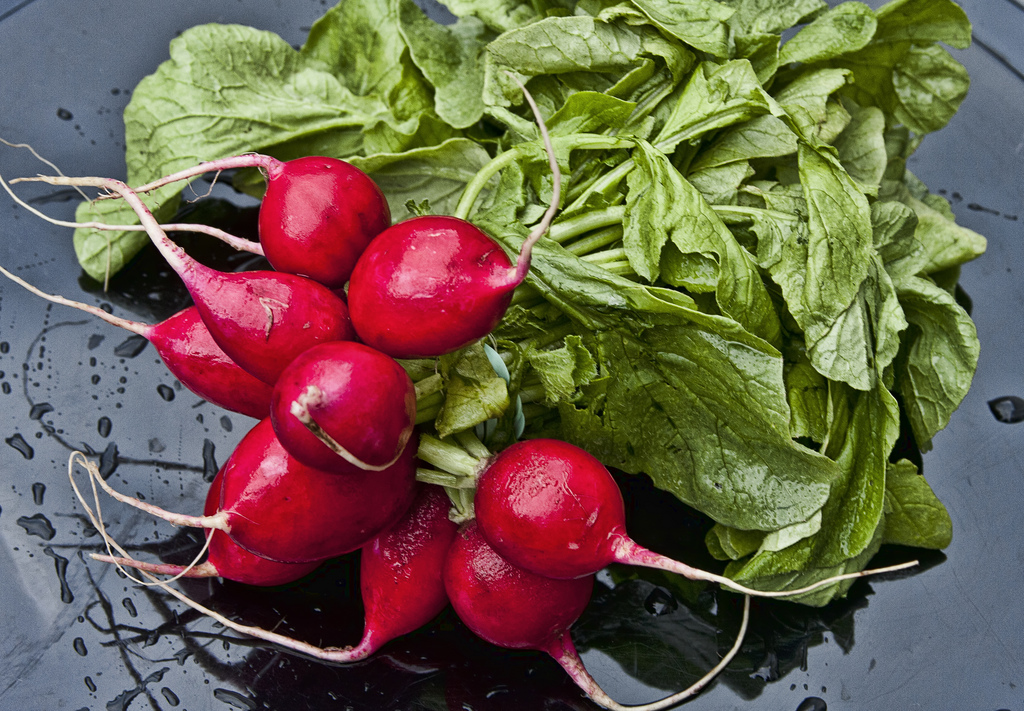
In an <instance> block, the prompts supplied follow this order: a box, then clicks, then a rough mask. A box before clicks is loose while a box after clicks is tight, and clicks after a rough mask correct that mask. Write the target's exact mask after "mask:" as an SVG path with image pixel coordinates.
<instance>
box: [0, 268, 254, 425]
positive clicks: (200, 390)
mask: <svg viewBox="0 0 1024 711" xmlns="http://www.w3.org/2000/svg"><path fill="white" fill-rule="evenodd" d="M0 273H3V274H4V275H6V276H7V278H9V279H11V280H12V281H15V282H17V283H18V284H21V285H22V286H23V287H25V288H26V289H28V290H29V291H31V292H32V293H33V294H36V295H37V296H41V297H42V298H44V299H46V300H47V301H52V302H53V303H55V304H61V305H63V306H70V307H71V308H74V309H78V310H79V311H84V312H86V313H88V314H92V315H93V316H96V317H98V318H101V319H103V320H104V321H106V322H107V323H109V324H112V325H114V326H119V327H120V328H123V329H125V330H127V331H131V332H132V333H135V334H137V335H139V336H142V337H143V338H145V339H146V340H147V341H149V342H150V343H152V344H153V346H154V347H155V348H156V352H157V353H158V354H159V355H160V358H161V359H162V360H163V362H164V364H165V365H166V366H167V369H168V370H169V371H171V373H172V374H173V375H174V377H176V378H177V379H178V380H179V381H181V384H182V385H184V386H185V387H186V388H188V389H189V390H191V391H192V392H194V393H195V394H196V395H198V396H199V397H201V398H203V399H204V400H207V401H209V402H212V403H213V404H214V405H217V406H218V407H223V408H225V409H228V410H231V411H233V412H238V413H241V414H243V415H248V416H249V417H255V418H256V419H257V420H260V419H263V418H264V417H266V416H267V415H269V414H270V399H271V394H272V392H273V388H271V387H270V386H269V385H267V384H266V383H264V382H263V381H262V380H257V379H256V378H254V377H253V376H252V375H250V374H249V373H247V372H246V371H244V370H242V369H241V368H240V367H239V366H238V364H237V363H235V362H234V361H233V360H231V359H230V358H228V356H227V354H225V353H224V351H223V350H221V348H220V346H218V345H217V344H216V342H214V340H213V336H211V335H210V331H209V329H208V328H206V325H205V324H204V323H203V321H202V319H201V318H199V312H198V311H197V310H196V307H195V306H190V307H188V308H187V309H183V310H182V311H179V312H178V313H176V314H174V315H173V316H171V317H170V318H169V319H167V320H166V321H161V322H160V323H157V324H153V325H150V324H146V323H139V322H138V321H129V320H126V319H123V318H118V317H117V316H113V315H111V314H108V313H107V312H106V311H104V310H103V309H101V308H99V307H97V306H90V305H89V304H83V303H81V302H78V301H72V300H70V299H65V298H64V297H63V296H55V295H53V294H47V293H45V292H43V291H40V290H39V289H37V288H35V287H34V286H32V285H31V284H29V283H28V282H26V281H24V280H23V279H21V278H19V277H17V276H15V275H14V274H12V273H11V272H9V271H7V270H6V269H4V268H3V267H0Z"/></svg>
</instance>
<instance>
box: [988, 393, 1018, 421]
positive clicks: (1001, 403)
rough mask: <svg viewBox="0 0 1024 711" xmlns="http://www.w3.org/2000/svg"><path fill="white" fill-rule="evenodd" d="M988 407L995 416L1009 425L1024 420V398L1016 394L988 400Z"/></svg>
mask: <svg viewBox="0 0 1024 711" xmlns="http://www.w3.org/2000/svg"><path fill="white" fill-rule="evenodd" d="M988 409H990V410H991V411H992V414H993V415H995V418H996V419H997V420H999V421H1000V422H1005V423H1006V424H1008V425H1012V424H1015V423H1017V422H1022V421H1024V399H1022V398H1019V397H1017V396H1016V395H1007V396H1006V397H999V398H996V399H995V400H989V401H988Z"/></svg>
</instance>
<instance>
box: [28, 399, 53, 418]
mask: <svg viewBox="0 0 1024 711" xmlns="http://www.w3.org/2000/svg"><path fill="white" fill-rule="evenodd" d="M47 412H53V405H51V404H50V403H48V402H37V403H36V404H35V405H33V406H32V409H31V410H29V411H28V419H30V420H36V421H37V422H38V421H39V420H41V419H43V415H45V414H46V413H47Z"/></svg>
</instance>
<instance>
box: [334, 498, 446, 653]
mask: <svg viewBox="0 0 1024 711" xmlns="http://www.w3.org/2000/svg"><path fill="white" fill-rule="evenodd" d="M450 508H451V501H449V499H448V495H447V494H445V493H444V490H443V489H442V488H441V487H438V486H432V485H429V484H421V485H420V491H419V494H418V495H417V496H416V500H415V501H414V502H413V505H412V507H411V508H410V509H409V511H408V513H406V515H405V516H404V517H403V518H402V519H401V520H400V521H399V522H398V523H396V524H395V525H394V526H392V527H391V528H390V529H388V530H387V531H385V532H384V533H382V534H381V535H379V536H377V537H376V538H374V539H373V540H372V541H370V542H369V543H367V544H366V545H365V546H363V549H362V552H361V559H360V567H359V575H360V579H359V585H360V590H361V591H362V596H363V606H364V608H365V610H366V627H365V629H364V631H363V638H362V640H360V642H359V644H357V645H356V646H354V647H350V648H348V649H345V650H339V651H338V652H335V653H333V654H332V656H330V657H327V658H328V659H330V660H331V661H355V660H356V659H362V658H363V657H367V656H369V655H370V654H372V653H373V652H375V651H377V650H378V649H379V648H380V647H381V646H383V645H384V643H386V642H388V641H390V640H392V639H395V638H396V637H400V636H402V635H404V634H408V633H409V632H412V631H413V630H417V629H419V628H420V627H422V626H423V625H425V624H427V623H428V622H430V620H432V619H434V617H436V616H437V615H438V614H439V613H440V612H441V610H443V609H444V608H445V606H446V605H447V604H448V595H447V594H446V593H445V587H444V581H443V580H442V578H441V569H442V567H443V565H444V560H445V557H446V556H447V555H448V549H449V548H450V547H451V544H452V540H453V539H454V538H455V532H456V531H457V530H458V526H457V525H456V524H454V523H452V521H451V520H450V519H449V518H448V510H449V509H450ZM342 654H345V655H346V656H345V657H344V658H341V656H340V655H342Z"/></svg>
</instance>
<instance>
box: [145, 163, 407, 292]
mask: <svg viewBox="0 0 1024 711" xmlns="http://www.w3.org/2000/svg"><path fill="white" fill-rule="evenodd" d="M233 168H260V169H261V170H262V171H263V173H264V175H265V176H266V178H267V192H266V194H265V195H264V196H263V204H262V205H261V206H260V217H259V229H260V244H261V245H262V246H263V253H264V254H265V256H266V257H267V259H268V260H269V261H270V264H271V265H272V266H273V267H274V269H276V270H278V271H280V272H288V273H289V274H301V275H303V276H307V277H309V278H311V279H313V280H315V281H318V282H320V283H321V284H324V285H326V286H329V287H335V288H336V287H340V286H342V285H344V284H345V282H346V281H348V277H349V274H351V272H352V267H353V266H355V263H356V260H357V259H358V258H359V255H360V254H362V252H363V250H364V249H366V245H368V244H369V243H370V240H372V239H373V238H374V237H375V236H376V235H377V234H379V233H380V232H381V231H383V230H384V228H386V227H387V226H388V225H390V224H391V211H390V209H389V208H388V203H387V200H386V199H385V197H384V193H383V192H381V190H380V188H379V187H377V184H376V183H374V182H373V180H372V179H371V178H370V176H368V175H367V174H366V173H364V172H363V171H361V170H359V169H358V168H356V167H355V166H353V165H351V164H349V163H346V162H345V161H343V160H338V159H337V158H327V157H324V156H309V157H305V158H296V159H294V160H290V161H279V160H277V159H276V158H272V157H270V156H266V155H260V154H257V153H252V154H247V155H240V156H232V157H230V158H223V159H221V160H213V161H207V162H205V163H200V164H199V165H197V166H195V167H193V168H188V169H186V170H183V171H180V172H178V173H174V174H173V175H168V176H166V177H164V178H160V179H159V180H156V181H154V182H152V183H149V184H147V185H143V186H140V187H139V188H137V189H136V192H146V191H149V190H153V189H155V188H158V187H160V186H161V185H166V184H168V183H172V182H175V181H178V180H185V179H188V178H194V177H195V176H197V175H201V174H203V173H207V172H211V171H221V170H230V169H233Z"/></svg>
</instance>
